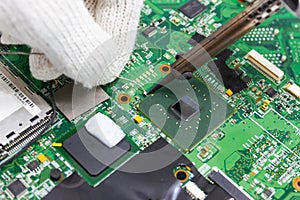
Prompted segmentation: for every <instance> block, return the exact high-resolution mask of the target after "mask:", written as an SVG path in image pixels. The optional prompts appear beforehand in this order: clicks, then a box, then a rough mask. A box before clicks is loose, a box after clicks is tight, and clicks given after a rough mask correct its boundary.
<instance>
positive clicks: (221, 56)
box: [216, 49, 233, 61]
mask: <svg viewBox="0 0 300 200" xmlns="http://www.w3.org/2000/svg"><path fill="white" fill-rule="evenodd" d="M232 54H233V51H231V50H230V49H225V50H223V51H222V52H221V53H219V54H218V55H217V56H216V57H217V58H218V59H220V60H224V61H226V60H227V59H228V58H229V57H230V56H232Z"/></svg>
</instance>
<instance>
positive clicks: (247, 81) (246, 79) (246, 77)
mask: <svg viewBox="0 0 300 200" xmlns="http://www.w3.org/2000/svg"><path fill="white" fill-rule="evenodd" d="M242 80H243V82H244V83H246V84H247V85H248V86H249V85H250V84H251V83H252V79H251V78H250V77H249V76H244V77H243V78H242Z"/></svg>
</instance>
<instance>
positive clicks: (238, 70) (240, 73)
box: [235, 68, 244, 77]
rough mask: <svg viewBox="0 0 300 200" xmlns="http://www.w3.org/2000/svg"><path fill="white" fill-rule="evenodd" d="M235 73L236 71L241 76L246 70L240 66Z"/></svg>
mask: <svg viewBox="0 0 300 200" xmlns="http://www.w3.org/2000/svg"><path fill="white" fill-rule="evenodd" d="M235 73H236V74H237V75H238V76H239V77H241V76H242V75H243V74H244V71H243V70H241V69H240V68H238V69H236V70H235Z"/></svg>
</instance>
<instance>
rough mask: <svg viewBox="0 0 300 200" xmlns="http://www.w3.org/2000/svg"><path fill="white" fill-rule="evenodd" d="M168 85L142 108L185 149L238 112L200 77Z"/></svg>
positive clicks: (148, 99) (144, 102) (141, 107)
mask: <svg viewBox="0 0 300 200" xmlns="http://www.w3.org/2000/svg"><path fill="white" fill-rule="evenodd" d="M167 87H168V88H167ZM167 87H163V88H161V89H160V90H158V91H157V92H156V93H155V94H154V95H153V96H149V97H147V98H146V99H145V100H143V101H142V102H141V103H140V105H139V110H140V111H141V112H142V113H143V114H144V115H145V116H147V117H148V118H149V119H150V120H151V121H152V122H153V123H154V124H156V125H157V126H158V127H159V128H160V129H161V130H162V131H163V132H164V133H166V134H167V135H168V136H169V137H170V138H171V139H173V141H174V142H175V143H176V144H178V145H179V146H180V147H181V148H182V149H183V150H184V151H190V150H191V149H193V148H194V147H195V146H196V145H197V144H198V143H199V142H200V141H201V140H202V139H203V138H205V137H206V136H207V135H208V134H210V133H211V132H212V131H213V130H215V129H216V128H218V127H219V126H220V125H221V124H222V123H223V122H225V121H226V119H228V118H229V117H230V116H231V115H232V114H233V113H234V109H233V108H232V107H231V106H230V105H229V104H227V103H226V101H225V100H223V99H222V98H221V97H219V96H218V95H217V94H216V93H214V92H213V91H211V90H210V89H209V88H208V87H207V86H206V85H205V84H204V83H203V82H201V81H199V80H198V79H196V78H192V79H191V80H189V84H183V83H182V81H180V80H175V81H173V82H171V83H170V84H168V86H167ZM186 119H188V120H186Z"/></svg>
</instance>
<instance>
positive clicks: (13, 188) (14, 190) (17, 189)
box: [7, 179, 26, 197]
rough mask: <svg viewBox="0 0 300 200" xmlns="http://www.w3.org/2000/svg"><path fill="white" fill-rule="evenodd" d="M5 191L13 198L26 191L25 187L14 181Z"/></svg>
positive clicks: (18, 181)
mask: <svg viewBox="0 0 300 200" xmlns="http://www.w3.org/2000/svg"><path fill="white" fill-rule="evenodd" d="M7 190H8V191H9V192H10V193H11V194H12V195H13V196H14V197H18V196H19V195H21V194H22V193H23V192H25V191H26V186H25V185H24V184H23V183H22V182H21V181H20V180H19V179H17V180H15V181H14V182H12V183H11V184H9V186H7Z"/></svg>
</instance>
